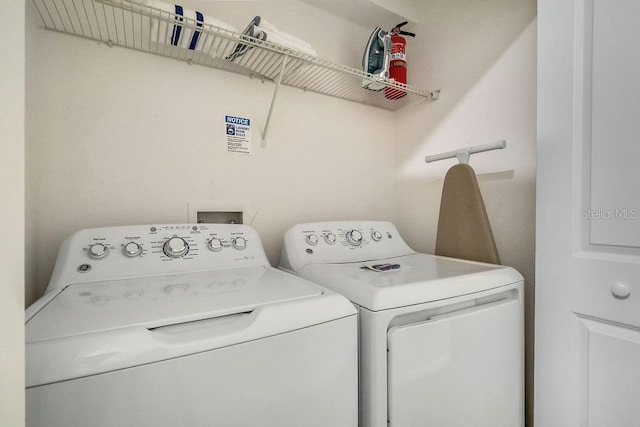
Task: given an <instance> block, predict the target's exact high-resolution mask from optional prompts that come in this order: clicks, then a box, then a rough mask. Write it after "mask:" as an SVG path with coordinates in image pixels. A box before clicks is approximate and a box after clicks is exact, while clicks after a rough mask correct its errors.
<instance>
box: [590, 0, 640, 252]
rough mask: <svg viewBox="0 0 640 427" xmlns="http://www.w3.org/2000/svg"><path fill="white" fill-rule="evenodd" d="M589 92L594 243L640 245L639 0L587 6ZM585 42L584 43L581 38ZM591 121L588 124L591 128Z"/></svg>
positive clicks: (596, 1) (594, 0)
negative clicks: (639, 138) (639, 186)
mask: <svg viewBox="0 0 640 427" xmlns="http://www.w3.org/2000/svg"><path fill="white" fill-rule="evenodd" d="M584 8H585V15H584V20H583V22H582V25H583V26H584V32H583V33H582V34H583V35H584V41H583V43H584V50H585V59H586V58H588V57H591V60H590V61H589V62H588V63H584V65H585V66H586V67H591V70H589V71H587V72H586V73H585V75H586V76H589V75H590V76H591V79H588V78H587V79H585V85H584V87H583V90H585V91H589V90H591V91H592V94H591V96H590V97H587V98H585V100H588V99H589V98H590V99H591V105H590V109H591V120H590V122H591V124H590V130H591V132H590V135H589V133H588V132H585V136H586V137H588V136H590V138H586V139H590V140H591V179H590V180H589V181H585V182H584V183H583V184H584V185H585V186H586V185H589V184H590V185H591V204H590V212H589V215H590V217H591V218H592V219H591V221H590V225H591V239H590V243H592V244H597V245H609V246H631V247H636V248H638V247H640V227H638V220H639V217H640V210H639V209H638V208H640V191H637V186H638V183H639V182H640V168H638V167H637V166H636V165H637V162H638V160H639V159H640V143H638V136H639V135H640V120H639V112H640V85H638V84H637V83H636V81H637V80H638V78H640V60H639V59H638V58H639V57H638V52H640V37H638V20H639V19H640V2H638V1H637V0H615V1H612V0H592V2H585V6H584ZM578 42H580V40H578ZM588 122H589V121H588V120H587V121H586V124H588Z"/></svg>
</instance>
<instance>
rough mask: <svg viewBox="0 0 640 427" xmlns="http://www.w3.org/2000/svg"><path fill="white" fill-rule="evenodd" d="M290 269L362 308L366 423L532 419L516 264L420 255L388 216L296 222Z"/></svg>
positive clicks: (394, 425) (500, 425)
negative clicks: (528, 415) (526, 390)
mask: <svg viewBox="0 0 640 427" xmlns="http://www.w3.org/2000/svg"><path fill="white" fill-rule="evenodd" d="M281 268H283V269H285V270H288V271H291V272H293V273H295V274H297V275H298V276H300V277H303V278H305V279H308V280H311V281H313V282H315V283H318V284H321V285H322V286H325V287H328V288H330V289H333V290H335V291H336V292H339V293H341V294H343V295H345V296H346V297H347V298H349V299H350V300H351V301H352V302H353V303H354V304H355V305H356V306H357V307H358V313H359V345H360V425H361V426H365V427H387V426H390V427H406V426H474V427H514V426H522V425H523V424H524V399H523V394H524V388H523V376H524V373H523V372H524V371H523V362H524V350H523V347H524V339H523V278H522V276H521V275H520V274H519V273H518V272H517V271H516V270H514V269H513V268H510V267H504V266H500V265H493V264H484V263H478V262H470V261H462V260H457V259H453V258H446V257H440V256H434V255H428V254H421V253H417V252H415V251H413V250H412V249H411V248H409V246H407V244H406V243H405V242H404V241H403V239H402V238H401V236H400V234H399V233H398V230H397V229H396V227H395V226H394V225H393V224H391V223H389V222H379V221H342V222H320V223H308V224H299V225H296V226H294V227H293V228H291V229H290V230H288V231H287V232H286V234H285V236H284V245H283V251H282V258H281Z"/></svg>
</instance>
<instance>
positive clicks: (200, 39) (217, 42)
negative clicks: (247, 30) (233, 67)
mask: <svg viewBox="0 0 640 427" xmlns="http://www.w3.org/2000/svg"><path fill="white" fill-rule="evenodd" d="M148 5H149V6H151V7H153V8H155V9H160V10H161V11H162V12H160V13H161V17H162V18H163V19H153V20H152V21H151V41H152V42H154V43H159V44H167V45H172V46H178V47H181V48H184V49H189V50H198V51H203V52H205V53H206V54H208V55H211V56H214V57H225V56H227V55H228V54H229V53H230V52H231V50H232V48H233V47H234V42H231V41H228V40H227V39H225V38H223V37H220V36H215V37H214V36H213V35H211V34H207V33H206V32H202V31H198V30H197V29H196V30H194V29H191V28H188V27H185V26H184V25H183V24H184V22H185V19H186V18H189V19H190V20H192V21H189V22H190V23H193V21H195V22H196V26H198V27H202V28H203V29H204V30H205V31H206V30H207V28H208V27H207V26H208V25H212V26H214V27H218V28H220V29H221V30H222V31H225V30H226V31H230V32H234V33H237V32H238V30H237V29H236V28H235V27H234V26H232V25H230V24H227V23H226V22H223V21H221V20H219V19H216V18H212V17H210V16H207V15H205V14H203V13H202V12H199V11H194V10H190V9H187V8H185V7H183V6H181V5H179V4H174V3H165V2H161V1H149V2H148ZM167 19H168V20H169V21H167Z"/></svg>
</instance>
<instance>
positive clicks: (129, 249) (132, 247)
mask: <svg viewBox="0 0 640 427" xmlns="http://www.w3.org/2000/svg"><path fill="white" fill-rule="evenodd" d="M122 253H123V254H125V255H126V256H128V257H131V258H133V257H136V256H138V255H140V254H141V253H142V246H140V245H139V244H137V243H136V242H129V243H127V244H126V245H124V246H123V247H122Z"/></svg>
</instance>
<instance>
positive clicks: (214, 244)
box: [208, 237, 222, 251]
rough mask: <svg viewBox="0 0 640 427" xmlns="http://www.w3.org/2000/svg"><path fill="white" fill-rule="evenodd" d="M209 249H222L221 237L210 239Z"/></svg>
mask: <svg viewBox="0 0 640 427" xmlns="http://www.w3.org/2000/svg"><path fill="white" fill-rule="evenodd" d="M208 245H209V249H211V250H212V251H219V250H221V249H222V242H221V241H220V239H218V238H216V237H214V238H212V239H211V240H209V243H208Z"/></svg>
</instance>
